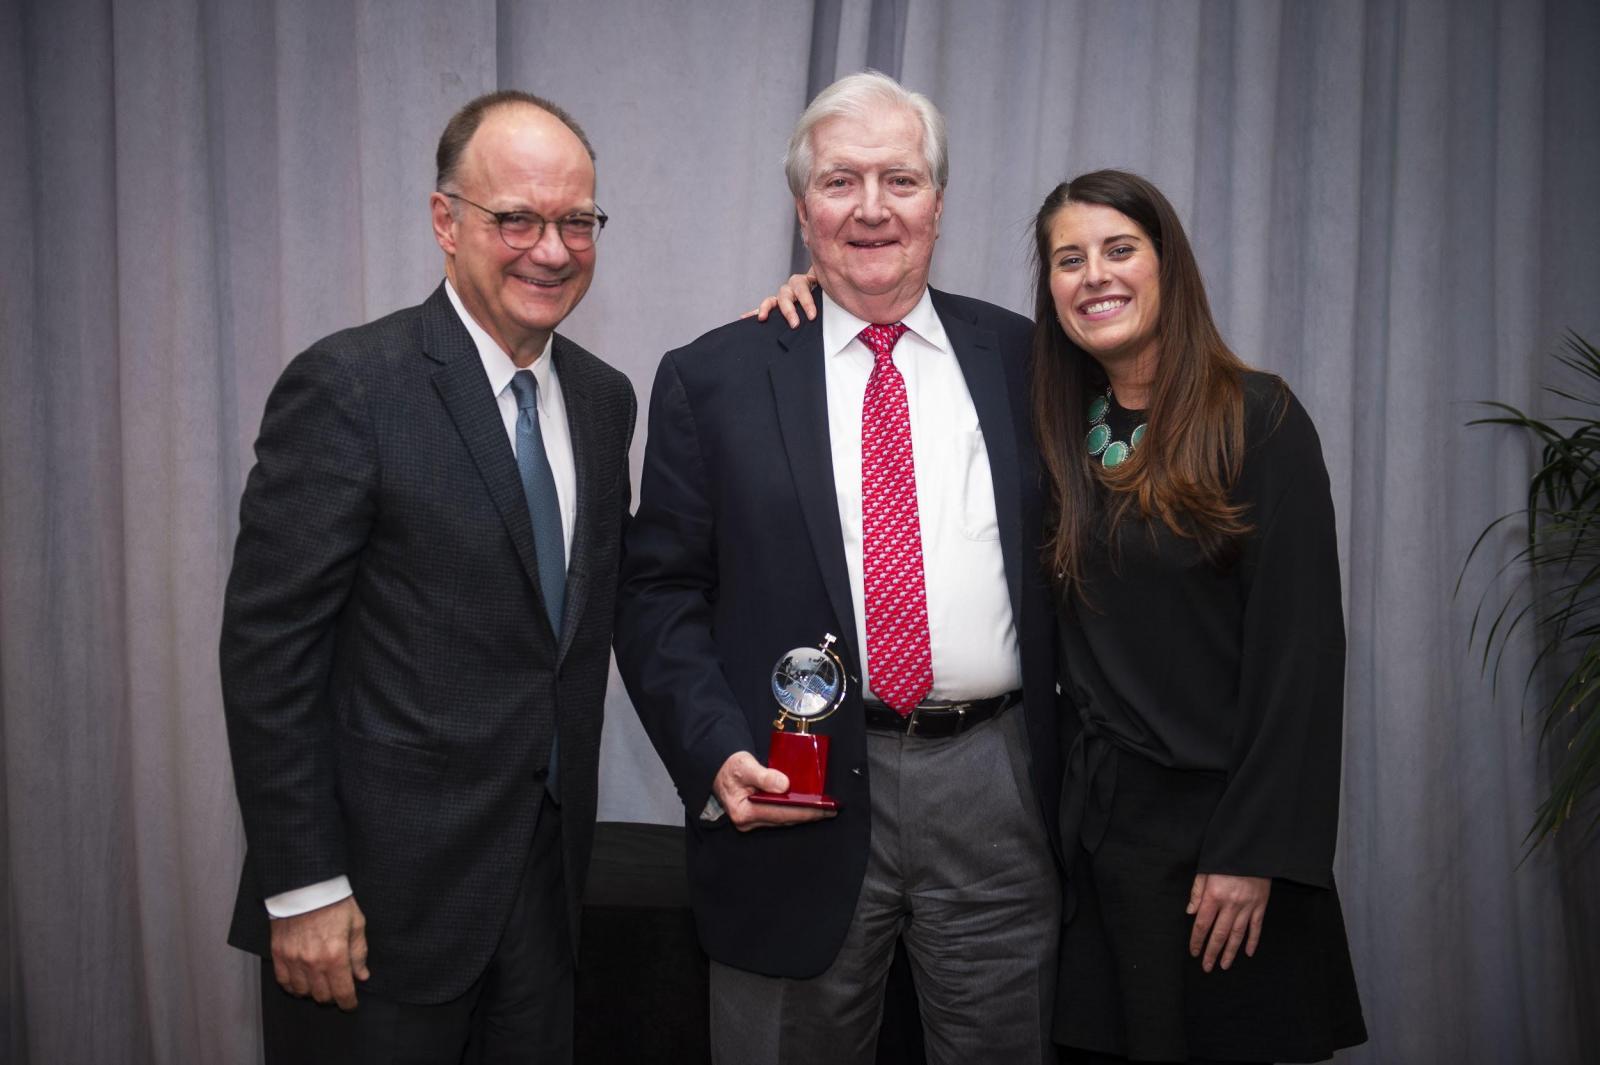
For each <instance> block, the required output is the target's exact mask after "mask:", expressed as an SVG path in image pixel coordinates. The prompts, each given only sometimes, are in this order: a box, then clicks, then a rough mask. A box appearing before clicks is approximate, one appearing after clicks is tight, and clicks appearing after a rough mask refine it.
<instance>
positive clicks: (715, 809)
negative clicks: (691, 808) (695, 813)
mask: <svg viewBox="0 0 1600 1065" xmlns="http://www.w3.org/2000/svg"><path fill="white" fill-rule="evenodd" d="M727 812H728V811H726V810H724V809H723V808H722V803H720V802H718V801H717V797H716V796H715V795H709V796H707V797H706V807H705V809H704V810H701V811H700V820H702V821H720V820H722V815H723V814H726V813H727Z"/></svg>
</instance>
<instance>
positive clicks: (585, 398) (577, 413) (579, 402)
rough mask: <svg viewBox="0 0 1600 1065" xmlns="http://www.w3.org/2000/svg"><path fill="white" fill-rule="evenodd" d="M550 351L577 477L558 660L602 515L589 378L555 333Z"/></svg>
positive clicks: (574, 620) (585, 588) (578, 611)
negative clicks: (565, 417)
mask: <svg viewBox="0 0 1600 1065" xmlns="http://www.w3.org/2000/svg"><path fill="white" fill-rule="evenodd" d="M550 355H551V357H552V358H553V359H554V360H555V370H556V373H557V374H558V375H559V377H560V379H561V397H562V401H563V404H564V405H565V406H566V408H567V432H568V434H569V435H570V436H571V438H572V463H573V466H574V468H575V469H576V471H577V481H578V500H577V510H578V512H577V516H576V519H575V520H574V522H573V528H572V543H571V544H569V545H568V547H567V558H568V560H569V561H568V562H567V600H566V605H565V606H564V607H562V613H561V645H560V647H559V648H558V649H557V651H556V661H557V662H559V661H561V659H562V658H563V657H564V656H565V655H566V653H567V648H568V647H570V646H571V645H572V635H573V633H574V632H576V631H577V628H578V618H580V617H582V616H583V609H584V605H585V601H586V600H587V598H588V594H589V554H588V551H587V550H585V548H586V546H587V545H588V544H590V543H591V542H593V539H594V533H595V528H596V526H595V523H596V522H597V521H602V520H604V515H601V514H598V513H596V508H597V507H598V506H599V501H598V493H597V492H596V488H597V487H598V485H597V481H598V479H599V477H600V475H601V465H602V464H601V462H600V456H599V454H598V452H597V450H596V442H595V438H594V418H593V417H591V416H590V412H591V411H593V410H594V398H593V390H592V386H593V381H592V380H591V378H590V375H589V374H588V373H586V372H585V369H586V368H585V367H584V366H583V364H582V360H581V358H580V357H579V356H578V355H577V354H575V353H574V352H573V350H572V346H571V345H569V344H568V343H567V341H566V338H564V337H562V336H561V335H560V334H559V333H558V334H556V338H555V341H554V343H553V344H552V345H551V348H550Z"/></svg>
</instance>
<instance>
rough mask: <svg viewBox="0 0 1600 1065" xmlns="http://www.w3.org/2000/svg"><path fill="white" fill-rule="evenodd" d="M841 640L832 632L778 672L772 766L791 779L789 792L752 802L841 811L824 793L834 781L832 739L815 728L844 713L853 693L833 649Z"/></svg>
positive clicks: (790, 657)
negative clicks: (792, 724)
mask: <svg viewBox="0 0 1600 1065" xmlns="http://www.w3.org/2000/svg"><path fill="white" fill-rule="evenodd" d="M835 639H836V637H835V636H834V635H833V633H831V632H830V633H828V634H826V635H825V636H824V637H823V639H822V642H821V643H820V644H818V645H817V646H816V647H796V648H795V649H794V650H792V651H789V652H786V653H785V654H784V655H783V657H781V658H779V659H778V662H777V665H775V666H773V667H772V697H773V698H774V699H776V700H777V701H778V716H777V718H776V720H774V721H773V722H772V745H771V747H770V748H769V750H768V753H767V765H769V766H771V767H772V768H773V769H776V770H778V771H780V772H782V773H783V774H784V775H785V776H787V777H788V778H789V790H788V791H786V792H784V793H783V794H781V795H776V794H772V793H769V792H756V793H755V794H754V795H752V796H750V801H751V802H759V803H768V804H771V805H774V806H806V807H810V808H812V809H817V810H837V809H838V808H839V802H838V800H837V799H835V798H833V796H831V795H827V794H825V793H824V791H823V785H824V784H825V782H826V781H827V779H828V743H829V738H828V737H827V736H819V735H818V734H816V733H815V732H812V731H810V729H811V726H812V725H813V724H814V723H816V722H818V721H821V720H822V719H823V718H826V717H827V716H828V715H830V714H832V713H833V712H834V711H835V710H837V709H839V706H840V704H841V703H843V702H844V697H845V692H846V691H847V690H848V679H847V675H846V673H845V670H844V663H843V662H841V661H840V660H839V655H838V653H837V652H836V651H834V649H833V644H834V641H835ZM791 719H793V721H794V722H795V728H796V731H794V732H787V731H785V730H784V726H785V725H786V724H787V723H788V722H789V721H790V720H791Z"/></svg>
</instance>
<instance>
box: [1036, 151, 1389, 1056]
mask: <svg viewBox="0 0 1600 1065" xmlns="http://www.w3.org/2000/svg"><path fill="white" fill-rule="evenodd" d="M1035 236H1036V242H1037V245H1036V250H1037V256H1038V258H1037V263H1036V265H1037V306H1036V314H1035V319H1034V366H1033V373H1034V382H1033V403H1034V418H1035V423H1036V425H1035V427H1036V432H1037V435H1038V440H1039V446H1040V450H1041V452H1042V456H1043V460H1044V467H1045V469H1046V471H1047V474H1048V479H1049V488H1050V494H1051V496H1052V498H1053V501H1054V508H1053V514H1054V520H1053V523H1052V525H1051V527H1050V529H1049V530H1048V532H1047V543H1046V545H1045V549H1044V560H1045V564H1046V565H1047V567H1048V568H1049V570H1050V572H1051V573H1052V574H1053V575H1054V578H1055V581H1056V585H1057V588H1058V592H1059V608H1058V609H1059V616H1060V621H1061V626H1060V630H1061V654H1062V661H1061V678H1062V679H1061V690H1062V702H1063V709H1064V713H1065V714H1067V715H1068V719H1067V721H1065V722H1064V725H1063V733H1064V735H1066V736H1067V737H1068V742H1069V748H1068V750H1067V751H1066V752H1065V755H1066V764H1067V780H1066V786H1065V788H1064V791H1063V797H1062V847H1063V857H1064V859H1065V862H1066V866H1067V873H1068V876H1067V895H1068V900H1067V907H1066V910H1065V915H1066V916H1065V925H1064V938H1063V942H1062V949H1061V964H1062V972H1061V980H1060V984H1059V987H1058V997H1057V1008H1056V1017H1055V1034H1056V1039H1057V1042H1059V1043H1061V1044H1063V1046H1064V1047H1065V1048H1067V1049H1065V1050H1064V1051H1063V1060H1065V1061H1068V1062H1074V1063H1077V1062H1102V1061H1120V1060H1134V1061H1223V1060H1228V1061H1315V1060H1320V1059H1322V1058H1326V1057H1328V1056H1329V1055H1331V1054H1332V1053H1333V1051H1334V1050H1336V1049H1338V1048H1340V1047H1344V1046H1350V1045H1353V1044H1355V1043H1359V1042H1362V1041H1363V1040H1365V1038H1366V1032H1365V1029H1364V1027H1363V1024H1362V1020H1361V1009H1360V1003H1359V1001H1358V998H1357V995H1356V989H1355V981H1354V977H1353V975H1352V971H1351V966H1350V957H1349V950H1348V947H1347V945H1346V942H1345V933H1344V924H1343V919H1342V917H1341V916H1340V910H1339V901H1338V896H1337V894H1336V892H1335V889H1334V883H1333V874H1332V864H1333V850H1334V838H1335V835H1336V831H1337V826H1338V805H1339V777H1340V774H1339V765H1340V744H1341V725H1342V714H1343V686H1344V622H1343V616H1342V612H1341V605H1340V592H1339V563H1338V557H1337V551H1336V544H1335V538H1334V537H1335V534H1334V514H1333V504H1332V500H1331V497H1330V493H1329V486H1328V475H1327V471H1326V468H1325V467H1324V465H1323V460H1322V451H1321V445H1320V444H1319V442H1318V439H1317V434H1316V430H1315V429H1314V428H1313V427H1312V424H1311V420H1310V418H1309V417H1308V416H1307V414H1306V412H1305V410H1304V408H1302V407H1301V405H1300V403H1299V402H1298V401H1297V400H1296V399H1295V397H1294V395H1293V394H1292V393H1291V392H1290V391H1289V389H1288V388H1287V386H1285V385H1284V383H1283V382H1282V381H1281V380H1279V379H1278V378H1276V377H1273V376H1271V375H1268V374H1265V373H1259V372H1255V371H1252V370H1249V369H1248V368H1247V367H1246V366H1245V365H1244V364H1243V363H1241V362H1240V360H1239V359H1238V358H1237V357H1236V356H1235V355H1234V354H1233V353H1232V352H1231V351H1230V350H1229V349H1228V347H1227V345H1226V344H1224V343H1223V341H1222V338H1221V336H1220V335H1219V333H1218V332H1217V328H1216V325H1215V323H1214V322H1213V321H1212V318H1211V312H1210V308H1209V306H1208V304H1207V301H1206V295H1205V288H1204V285H1203V283H1202V281H1201V279H1200V273H1199V269H1198V267H1197V266H1196V264H1195V260H1194V255H1193V253H1192V252H1191V250H1190V248H1189V243H1188V239H1187V237H1186V236H1185V235H1184V231H1183V227H1182V226H1181V224H1180V223H1179V221H1178V218H1177V214H1176V212H1175V211H1174V210H1173V209H1172V206H1171V204H1169V203H1168V202H1167V200H1166V198H1165V197H1164V196H1162V194H1161V193H1160V191H1159V190H1157V189H1156V188H1155V187H1154V186H1153V185H1151V184H1150V183H1149V182H1147V181H1145V180H1144V179H1142V178H1140V177H1137V176H1135V175H1133V174H1128V173H1124V172H1121V171H1115V170H1100V171H1095V172H1093V173H1089V174H1084V175H1082V176H1081V177H1078V178H1075V179H1073V180H1072V181H1069V182H1066V183H1063V184H1061V185H1059V186H1057V187H1056V188H1055V189H1054V190H1053V191H1052V192H1051V193H1050V195H1049V196H1048V197H1047V198H1046V199H1045V201H1044V204H1043V206H1042V207H1040V209H1039V213H1038V216H1037V218H1036V222H1035ZM1074 723H1075V724H1076V727H1073V725H1074Z"/></svg>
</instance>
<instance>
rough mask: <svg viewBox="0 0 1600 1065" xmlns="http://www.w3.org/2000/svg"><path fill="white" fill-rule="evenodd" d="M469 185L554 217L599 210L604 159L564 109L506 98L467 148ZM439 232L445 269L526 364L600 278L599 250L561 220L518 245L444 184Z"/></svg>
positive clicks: (510, 207)
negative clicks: (597, 179)
mask: <svg viewBox="0 0 1600 1065" xmlns="http://www.w3.org/2000/svg"><path fill="white" fill-rule="evenodd" d="M458 173H459V181H458V183H457V184H458V185H459V187H458V188H457V189H455V190H453V191H457V192H459V193H460V194H461V195H462V196H465V197H466V198H467V199H469V200H473V201H475V202H477V203H479V204H482V205H483V206H484V207H486V208H488V209H490V210H492V211H531V212H533V213H535V214H537V215H539V216H540V217H542V218H544V219H546V220H548V221H550V222H553V221H554V220H556V219H560V218H565V217H566V216H568V215H571V214H575V213H579V212H592V211H593V210H594V209H595V203H594V163H593V162H592V161H591V160H590V158H589V153H588V151H587V150H586V149H585V148H584V146H583V142H582V141H580V140H578V138H577V136H576V135H575V134H574V133H573V132H572V131H571V130H570V129H568V128H567V127H566V126H565V125H564V124H562V122H561V121H560V120H559V119H557V118H556V117H555V116H554V115H551V114H549V113H548V112H546V111H543V110H541V109H539V108H537V107H534V106H531V105H527V104H508V105H505V106H502V107H497V108H495V109H494V110H492V111H490V112H489V113H488V114H486V115H485V116H484V117H483V122H482V124H481V125H480V126H479V127H478V129H477V132H475V133H474V134H473V135H472V139H471V140H470V141H469V142H468V143H467V147H466V150H465V151H464V152H463V153H462V156H461V165H460V170H459V172H458ZM432 208H433V231H434V236H435V238H437V240H438V241H439V247H441V248H443V249H444V253H445V276H447V277H448V278H449V279H450V283H451V284H452V285H453V286H454V287H455V290H456V293H457V295H459V296H460V297H461V302H462V304H463V305H464V306H465V307H466V308H467V311H468V313H470V314H471V315H472V317H473V318H474V319H476V320H477V322H478V324H479V325H481V326H483V328H484V331H485V332H487V333H488V334H489V335H490V336H491V337H493V338H494V340H495V341H496V342H497V343H498V344H499V345H500V346H501V347H503V348H504V349H505V350H506V352H507V353H508V354H509V355H510V356H511V357H512V359H513V360H514V361H515V362H516V363H517V365H519V366H526V365H528V364H529V363H531V362H532V361H533V360H534V359H535V358H537V357H538V355H539V353H540V352H541V351H542V350H544V345H545V342H546V341H547V340H548V339H549V338H550V334H551V333H552V332H553V331H554V330H555V328H556V326H557V325H559V324H560V323H561V320H562V319H564V318H565V317H566V316H567V315H568V314H571V313H572V309H573V308H574V307H576V306H577V305H578V301H579V300H581V299H583V294H584V293H585V292H587V291H588V290H589V282H590V281H591V280H593V278H594V262H595V250H594V248H593V247H590V248H588V249H587V250H585V251H581V252H575V251H572V250H570V249H569V248H567V246H566V245H565V244H563V243H561V235H560V233H559V232H558V230H557V229H556V227H555V226H554V225H553V224H547V225H546V226H545V230H544V234H543V236H541V237H540V239H539V242H538V243H537V244H535V245H534V246H533V247H532V248H529V249H527V250H526V251H516V250H514V249H512V248H511V247H509V246H507V244H506V242H505V241H504V240H502V239H501V238H500V230H499V227H498V226H497V225H496V224H495V220H494V219H493V218H492V217H490V216H489V215H488V214H487V213H485V212H484V211H481V210H479V209H478V208H476V207H473V206H471V205H469V204H464V203H459V202H458V201H454V200H451V199H449V198H447V197H446V196H444V195H443V194H442V193H438V192H435V193H434V194H433V199H432Z"/></svg>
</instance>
